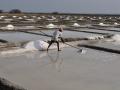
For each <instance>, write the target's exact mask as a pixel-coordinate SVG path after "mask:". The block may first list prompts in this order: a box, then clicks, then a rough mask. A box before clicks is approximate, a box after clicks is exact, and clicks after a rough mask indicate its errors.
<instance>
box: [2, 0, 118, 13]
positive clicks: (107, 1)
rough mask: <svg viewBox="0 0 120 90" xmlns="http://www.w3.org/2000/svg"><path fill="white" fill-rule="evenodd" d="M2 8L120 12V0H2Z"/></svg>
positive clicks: (73, 11)
mask: <svg viewBox="0 0 120 90" xmlns="http://www.w3.org/2000/svg"><path fill="white" fill-rule="evenodd" d="M0 9H2V10H4V11H9V10H11V9H20V10H22V11H28V12H54V11H58V12H66V13H67V12H70V13H110V14H113V13H115V14H120V0H0Z"/></svg>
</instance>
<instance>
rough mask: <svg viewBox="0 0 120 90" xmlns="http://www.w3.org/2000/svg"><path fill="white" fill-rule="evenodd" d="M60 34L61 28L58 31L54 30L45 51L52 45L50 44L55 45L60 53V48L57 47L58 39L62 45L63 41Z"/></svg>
mask: <svg viewBox="0 0 120 90" xmlns="http://www.w3.org/2000/svg"><path fill="white" fill-rule="evenodd" d="M62 32H63V28H61V27H60V28H59V29H58V30H55V32H54V33H53V36H52V38H51V41H50V43H49V45H48V48H47V51H48V49H49V47H50V46H51V45H52V43H57V48H58V51H61V50H60V47H59V39H61V41H62V42H63V43H64V40H63V38H62Z"/></svg>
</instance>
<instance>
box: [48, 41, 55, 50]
mask: <svg viewBox="0 0 120 90" xmlns="http://www.w3.org/2000/svg"><path fill="white" fill-rule="evenodd" d="M53 42H54V41H52V40H51V41H50V43H49V45H48V48H47V51H48V49H49V47H50V46H51V45H52V43H53Z"/></svg>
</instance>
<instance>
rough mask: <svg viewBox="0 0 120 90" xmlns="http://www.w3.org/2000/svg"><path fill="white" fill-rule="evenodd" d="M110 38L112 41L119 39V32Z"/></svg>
mask: <svg viewBox="0 0 120 90" xmlns="http://www.w3.org/2000/svg"><path fill="white" fill-rule="evenodd" d="M111 39H112V40H114V41H120V35H119V34H115V35H113V36H112V37H111Z"/></svg>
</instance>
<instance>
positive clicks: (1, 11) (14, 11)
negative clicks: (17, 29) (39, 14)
mask: <svg viewBox="0 0 120 90" xmlns="http://www.w3.org/2000/svg"><path fill="white" fill-rule="evenodd" d="M4 12H5V11H3V10H0V13H4ZM8 13H22V11H21V10H19V9H12V10H10V11H8Z"/></svg>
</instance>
